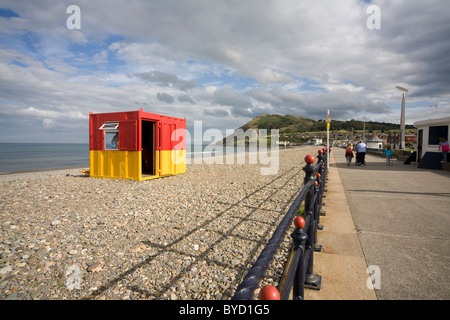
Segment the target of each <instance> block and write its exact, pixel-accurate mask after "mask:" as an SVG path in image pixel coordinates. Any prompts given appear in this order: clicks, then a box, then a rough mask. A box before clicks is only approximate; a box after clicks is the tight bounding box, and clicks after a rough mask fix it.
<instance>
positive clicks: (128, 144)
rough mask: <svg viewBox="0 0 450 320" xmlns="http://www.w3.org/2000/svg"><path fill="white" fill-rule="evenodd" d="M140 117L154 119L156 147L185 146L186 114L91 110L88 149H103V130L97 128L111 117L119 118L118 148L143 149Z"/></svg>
mask: <svg viewBox="0 0 450 320" xmlns="http://www.w3.org/2000/svg"><path fill="white" fill-rule="evenodd" d="M142 120H144V121H145V120H146V121H152V122H155V123H156V129H157V130H156V139H155V140H156V146H155V148H156V150H172V149H176V150H186V118H184V119H180V118H174V117H169V116H164V115H159V114H154V113H149V112H144V111H143V110H142V109H140V110H139V111H128V112H112V113H96V114H94V113H90V114H89V150H104V140H103V139H104V132H103V130H99V128H100V127H101V126H102V125H103V124H104V123H105V122H110V121H118V122H119V150H128V151H140V150H142V149H141V148H142V145H141V142H142V141H141V140H142V139H141V136H142V134H141V130H142V125H141V121H142ZM172 140H173V141H172Z"/></svg>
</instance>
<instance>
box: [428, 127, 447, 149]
mask: <svg viewBox="0 0 450 320" xmlns="http://www.w3.org/2000/svg"><path fill="white" fill-rule="evenodd" d="M441 137H443V138H445V139H446V140H448V126H436V127H430V131H429V135H428V144H429V145H438V144H439V139H440V138H441Z"/></svg>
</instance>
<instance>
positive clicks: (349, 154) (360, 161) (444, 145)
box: [345, 138, 450, 166]
mask: <svg viewBox="0 0 450 320" xmlns="http://www.w3.org/2000/svg"><path fill="white" fill-rule="evenodd" d="M366 150H367V145H366V144H365V143H364V141H362V140H359V142H358V144H357V145H356V162H355V164H356V165H357V166H361V165H363V166H365V165H366V161H365V158H366ZM438 150H439V151H442V161H441V162H447V153H448V152H449V151H450V147H449V144H448V142H447V139H445V138H440V142H439V149H438ZM384 155H385V156H386V165H387V166H392V165H393V164H394V162H393V161H392V160H393V158H394V150H392V147H391V146H390V145H387V147H386V149H385V150H384ZM345 158H346V160H347V166H349V165H350V164H351V163H352V160H353V158H354V155H353V144H351V143H349V144H348V145H347V148H346V149H345Z"/></svg>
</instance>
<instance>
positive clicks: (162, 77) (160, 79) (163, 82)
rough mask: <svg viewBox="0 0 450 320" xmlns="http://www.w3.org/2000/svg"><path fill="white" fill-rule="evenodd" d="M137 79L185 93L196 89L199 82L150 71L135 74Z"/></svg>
mask: <svg viewBox="0 0 450 320" xmlns="http://www.w3.org/2000/svg"><path fill="white" fill-rule="evenodd" d="M134 75H135V76H136V77H138V78H140V79H142V80H144V81H147V82H151V83H155V84H157V85H160V86H167V87H174V88H177V89H180V90H183V91H186V90H189V89H192V88H195V87H196V86H197V82H196V81H195V80H182V79H180V78H178V77H177V76H176V75H173V74H169V73H166V72H161V71H150V72H143V73H135V74H134Z"/></svg>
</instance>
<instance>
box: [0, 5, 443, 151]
mask: <svg viewBox="0 0 450 320" xmlns="http://www.w3.org/2000/svg"><path fill="white" fill-rule="evenodd" d="M70 5H77V6H78V7H79V9H80V16H79V17H80V19H79V20H74V19H75V18H76V16H74V15H73V14H74V13H75V12H74V11H71V10H70V11H69V13H67V8H68V7H69V6H70ZM371 5H376V6H378V8H379V9H380V16H379V17H380V19H379V20H376V18H377V16H374V15H373V14H376V12H375V11H369V12H368V11H367V9H368V8H369V6H371ZM368 20H369V23H368ZM77 21H79V22H80V24H79V27H80V28H79V29H73V28H69V27H68V26H71V27H73V26H77V25H76V22H77ZM377 21H379V22H380V25H379V26H380V28H379V29H373V28H369V27H368V25H369V26H374V25H375V24H374V23H375V22H377ZM449 34H450V4H449V1H448V0H427V1H423V0H407V1H406V0H373V1H362V0H245V1H241V0H203V1H201V0H178V1H176V0H164V1H163V0H127V1H125V0H124V1H106V0H105V1H100V0H95V1H87V0H86V1H85V0H70V1H61V0H59V1H58V0H40V1H25V0H23V1H22V0H11V1H8V0H0V142H76V143H87V142H88V122H89V120H88V115H89V112H113V111H129V110H138V109H139V108H143V109H144V111H147V112H153V113H161V114H165V115H171V116H176V117H186V118H187V123H188V127H192V124H193V121H194V120H201V121H202V124H203V129H207V128H217V129H220V130H225V129H235V128H237V127H239V126H241V125H243V124H245V123H246V122H247V121H249V120H250V119H252V118H253V117H256V116H258V115H260V114H261V113H271V114H282V115H285V114H291V115H300V116H304V117H308V118H312V119H315V120H318V119H325V118H326V112H327V109H329V110H330V113H331V118H332V119H336V120H349V119H364V120H367V121H370V120H373V121H386V122H394V123H399V122H400V105H401V92H400V91H398V90H397V89H396V88H395V87H396V86H402V87H405V88H407V89H408V90H409V93H408V95H407V107H406V122H407V123H409V124H412V123H413V122H414V121H417V120H423V119H430V118H439V117H447V116H449V114H450V76H449V75H450V55H449V53H450V37H449V36H448V35H449Z"/></svg>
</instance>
